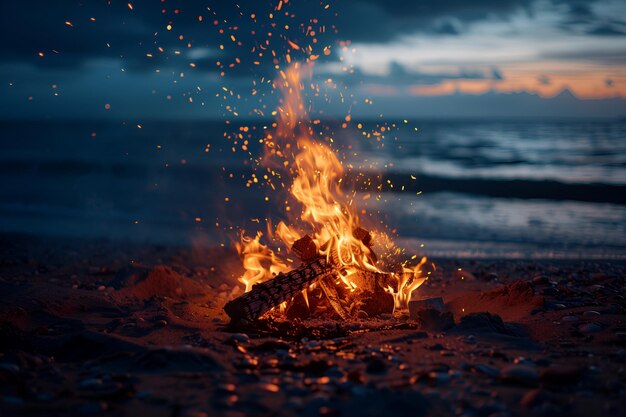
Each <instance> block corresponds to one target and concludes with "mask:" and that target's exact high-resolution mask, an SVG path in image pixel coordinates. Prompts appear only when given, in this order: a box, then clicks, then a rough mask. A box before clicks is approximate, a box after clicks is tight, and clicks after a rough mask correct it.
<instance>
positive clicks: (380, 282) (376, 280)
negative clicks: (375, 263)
mask: <svg viewBox="0 0 626 417" xmlns="http://www.w3.org/2000/svg"><path fill="white" fill-rule="evenodd" d="M348 280H349V281H352V282H353V283H354V284H355V285H356V288H359V289H362V290H365V291H371V292H375V291H378V290H379V289H387V288H390V287H391V289H393V290H394V291H397V290H398V277H397V276H396V274H393V273H391V272H375V271H368V270H365V269H359V272H357V273H356V274H353V275H351V276H350V277H349V278H348Z"/></svg>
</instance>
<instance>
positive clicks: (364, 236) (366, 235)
mask: <svg viewBox="0 0 626 417" xmlns="http://www.w3.org/2000/svg"><path fill="white" fill-rule="evenodd" d="M352 236H354V238H355V239H358V240H360V241H361V242H363V244H364V245H365V246H366V247H367V249H368V252H367V253H366V254H365V256H367V258H368V259H369V261H370V262H371V263H372V264H373V265H376V262H378V257H377V256H376V253H375V252H374V249H372V246H373V244H374V242H372V234H371V233H370V232H368V231H367V230H365V229H363V228H362V227H357V228H356V229H354V230H353V231H352Z"/></svg>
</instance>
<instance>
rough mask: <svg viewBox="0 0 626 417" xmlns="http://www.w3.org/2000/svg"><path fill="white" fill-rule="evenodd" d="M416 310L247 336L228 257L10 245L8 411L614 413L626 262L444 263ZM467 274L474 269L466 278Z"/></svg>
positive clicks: (283, 323)
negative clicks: (235, 319)
mask: <svg viewBox="0 0 626 417" xmlns="http://www.w3.org/2000/svg"><path fill="white" fill-rule="evenodd" d="M435 262H436V263H437V266H438V269H437V272H436V273H435V274H434V275H433V277H432V278H431V279H430V280H428V281H427V282H426V284H424V286H423V287H422V288H420V290H419V295H420V296H424V297H443V298H444V302H445V303H446V308H447V309H448V311H449V313H450V317H449V318H450V319H451V320H452V322H450V321H449V320H447V319H445V320H444V319H443V318H442V317H441V316H437V315H436V314H435V315H434V317H433V316H429V315H424V321H413V320H410V319H409V318H408V315H407V314H398V315H396V316H395V317H393V318H388V317H386V318H369V319H366V320H353V321H349V322H342V321H337V320H333V319H324V320H321V319H311V320H298V319H295V320H280V319H279V318H278V317H273V318H272V319H266V320H262V321H261V322H259V323H251V324H247V325H244V326H242V325H240V326H238V327H233V326H230V325H229V320H228V318H227V316H226V315H225V314H224V312H223V311H222V309H221V307H222V306H223V304H224V303H225V302H226V301H227V300H228V299H230V298H232V297H234V296H236V295H237V294H239V293H240V291H241V288H240V287H239V286H238V285H237V283H236V280H235V277H236V276H237V274H238V273H240V272H241V270H240V268H241V267H240V264H239V260H238V258H237V256H236V254H235V253H233V251H232V250H230V249H227V248H211V247H206V248H198V247H196V248H175V247H157V246H151V245H136V244H135V245H131V244H120V243H118V242H106V241H80V240H63V239H53V238H35V237H28V236H21V235H4V236H2V237H0V415H3V416H5V415H6V416H14V415H15V416H41V415H46V416H47V415H51V416H55V415H59V416H63V415H72V416H74V415H122V416H124V415H128V416H131V415H132V416H135V415H145V416H148V415H150V416H152V415H155V416H213V415H228V416H244V415H259V416H270V415H287V416H309V415H310V416H317V415H336V416H377V415H383V414H384V415H388V416H404V415H406V416H409V415H410V416H421V415H424V416H425V415H431V416H439V415H465V416H498V415H501V416H507V415H550V416H552V415H568V416H588V415H613V414H618V413H620V410H621V409H623V407H624V406H626V376H625V374H624V367H625V362H626V349H625V347H626V346H625V345H626V322H625V317H626V316H625V315H624V314H625V311H624V308H625V304H624V294H625V293H624V277H625V276H626V275H625V272H626V265H625V264H624V263H618V262H599V261H593V262H584V261H561V262H559V261H533V262H523V261H486V260H481V261H480V262H469V261H455V260H449V259H448V260H435ZM458 268H462V271H459V270H458Z"/></svg>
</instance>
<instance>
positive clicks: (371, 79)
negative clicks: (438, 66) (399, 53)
mask: <svg viewBox="0 0 626 417" xmlns="http://www.w3.org/2000/svg"><path fill="white" fill-rule="evenodd" d="M318 76H319V77H320V79H324V78H329V77H330V78H333V79H334V80H337V81H341V82H343V83H344V84H346V85H362V84H376V85H392V86H393V85H402V86H407V85H437V84H440V83H442V82H443V81H446V80H492V81H501V80H503V79H504V77H503V75H502V73H501V72H500V70H499V69H497V68H492V69H490V70H486V71H469V70H465V69H463V68H460V69H459V70H458V71H456V72H421V71H418V70H409V69H407V68H406V67H404V66H403V65H402V64H400V63H398V62H392V63H391V65H390V66H389V68H388V71H387V74H383V75H379V74H369V73H365V72H363V71H362V70H361V69H359V68H355V69H354V70H353V72H352V73H350V74H348V73H341V74H340V75H337V74H329V73H319V74H318Z"/></svg>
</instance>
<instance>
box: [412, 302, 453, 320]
mask: <svg viewBox="0 0 626 417" xmlns="http://www.w3.org/2000/svg"><path fill="white" fill-rule="evenodd" d="M425 309H434V310H437V311H440V312H443V311H444V310H445V305H444V303H443V298H442V297H434V298H422V299H418V298H412V299H411V301H409V317H411V318H412V319H413V320H417V318H418V317H417V316H418V312H419V311H420V310H425Z"/></svg>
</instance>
